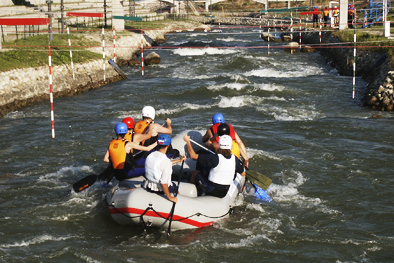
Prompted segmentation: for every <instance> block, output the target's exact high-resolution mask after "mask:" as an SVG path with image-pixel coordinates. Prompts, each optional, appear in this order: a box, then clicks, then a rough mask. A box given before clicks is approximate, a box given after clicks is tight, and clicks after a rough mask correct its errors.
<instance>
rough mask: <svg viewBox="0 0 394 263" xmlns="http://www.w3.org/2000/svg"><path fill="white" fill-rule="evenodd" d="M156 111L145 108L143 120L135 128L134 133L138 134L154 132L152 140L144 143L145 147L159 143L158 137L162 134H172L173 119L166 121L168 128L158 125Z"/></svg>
mask: <svg viewBox="0 0 394 263" xmlns="http://www.w3.org/2000/svg"><path fill="white" fill-rule="evenodd" d="M155 116H156V111H155V109H154V108H153V107H152V106H145V107H143V108H142V120H139V121H138V122H137V123H136V124H135V127H134V132H135V133H137V134H146V133H147V132H148V131H149V130H150V131H151V132H152V135H151V138H149V139H147V140H144V141H142V144H143V145H144V146H148V145H151V144H152V143H155V142H156V141H157V137H158V135H159V133H160V134H171V133H172V127H171V119H169V118H167V119H166V120H165V122H166V126H167V127H163V126H161V125H160V124H158V123H155V122H154V120H155Z"/></svg>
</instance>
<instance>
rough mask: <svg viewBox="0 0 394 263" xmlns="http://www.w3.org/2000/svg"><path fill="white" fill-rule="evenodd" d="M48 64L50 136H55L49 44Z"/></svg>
mask: <svg viewBox="0 0 394 263" xmlns="http://www.w3.org/2000/svg"><path fill="white" fill-rule="evenodd" d="M48 65H49V99H50V102H51V124H52V138H55V114H54V113H53V88H52V58H51V45H48Z"/></svg>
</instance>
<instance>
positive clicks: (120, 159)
mask: <svg viewBox="0 0 394 263" xmlns="http://www.w3.org/2000/svg"><path fill="white" fill-rule="evenodd" d="M127 132H128V129H127V125H126V124H125V123H123V122H119V123H117V124H116V125H115V133H116V137H117V138H116V139H113V140H112V141H111V143H110V144H109V147H108V149H107V151H106V152H105V155H104V162H107V163H109V162H112V165H113V167H114V173H115V178H116V179H118V180H119V181H121V180H124V179H127V178H130V177H134V174H133V170H134V168H135V160H134V158H133V155H132V152H133V149H136V150H141V151H150V150H152V149H153V148H155V147H156V145H157V143H154V144H152V145H150V146H148V147H146V146H142V145H139V144H136V143H134V142H130V141H128V140H126V139H125V138H124V136H125V135H126V133H127Z"/></svg>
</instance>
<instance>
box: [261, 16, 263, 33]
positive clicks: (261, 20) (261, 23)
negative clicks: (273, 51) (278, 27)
mask: <svg viewBox="0 0 394 263" xmlns="http://www.w3.org/2000/svg"><path fill="white" fill-rule="evenodd" d="M262 23H263V20H262V19H261V15H260V37H261V33H262V31H261V24H262Z"/></svg>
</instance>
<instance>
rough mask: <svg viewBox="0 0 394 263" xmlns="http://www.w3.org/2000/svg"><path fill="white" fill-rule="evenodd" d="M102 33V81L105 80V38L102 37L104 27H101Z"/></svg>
mask: <svg viewBox="0 0 394 263" xmlns="http://www.w3.org/2000/svg"><path fill="white" fill-rule="evenodd" d="M102 33H103V72H104V81H105V39H104V27H103V28H102Z"/></svg>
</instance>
